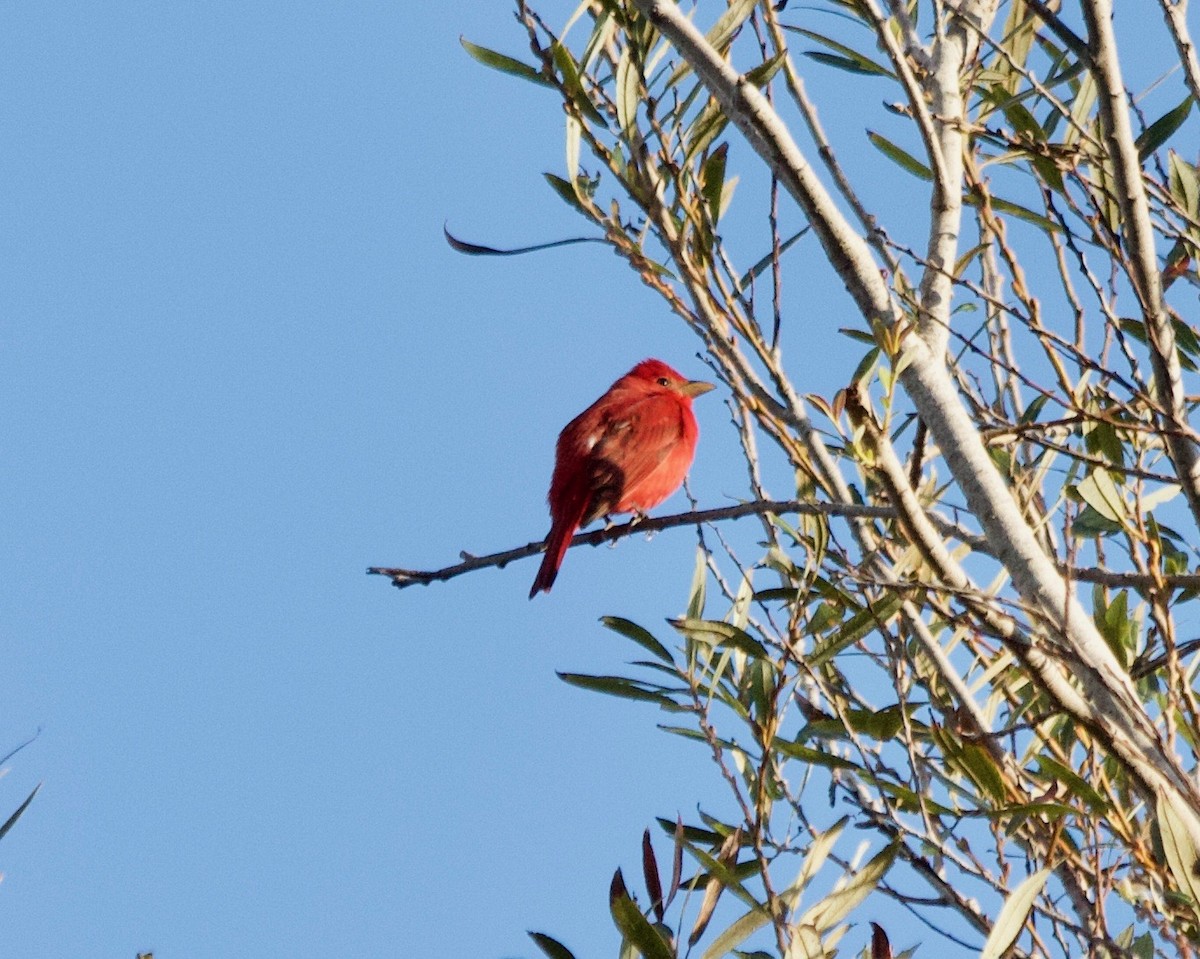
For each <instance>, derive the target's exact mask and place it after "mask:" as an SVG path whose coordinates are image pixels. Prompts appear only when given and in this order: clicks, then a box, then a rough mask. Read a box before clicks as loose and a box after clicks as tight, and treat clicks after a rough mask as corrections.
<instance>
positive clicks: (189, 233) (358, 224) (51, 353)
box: [0, 0, 912, 959]
mask: <svg viewBox="0 0 1200 959" xmlns="http://www.w3.org/2000/svg"><path fill="white" fill-rule="evenodd" d="M542 9H544V10H545V11H546V12H547V16H548V19H549V20H550V21H551V22H558V23H561V22H562V21H563V20H565V18H566V15H567V14H568V13H569V10H570V9H571V5H569V4H565V3H546V4H544V5H542ZM0 27H2V28H0V129H2V130H3V131H4V136H3V138H2V140H0V143H2V145H0V223H2V225H3V228H2V229H0V243H2V244H3V249H2V250H0V264H2V266H0V436H3V442H4V455H3V456H2V457H0V499H2V501H3V502H4V503H5V505H6V519H7V521H6V524H5V525H6V534H5V548H4V549H3V550H2V551H0V564H2V565H0V638H2V642H3V646H2V648H3V650H4V659H3V669H0V702H2V703H3V704H4V706H3V711H2V712H0V752H2V751H4V750H5V749H7V748H8V747H11V746H14V745H16V744H17V743H19V742H20V741H22V740H24V739H25V738H27V737H29V736H30V735H32V734H34V733H36V732H38V731H39V730H40V734H39V735H38V737H37V739H36V740H35V742H34V743H33V744H32V745H31V746H29V747H28V748H27V749H26V750H25V751H23V752H22V753H20V754H19V755H17V756H16V757H15V758H14V759H13V760H11V761H10V762H9V764H8V773H7V775H6V776H5V777H4V778H3V779H0V810H3V811H4V812H5V814H6V813H7V811H8V810H10V809H11V808H14V807H15V806H16V805H17V804H18V803H19V802H20V801H21V799H23V798H24V796H25V795H26V794H27V793H28V792H29V790H30V789H32V788H33V786H34V785H35V784H36V783H37V782H39V781H40V782H43V783H44V787H43V789H42V792H41V793H40V794H39V796H38V797H37V799H36V800H35V802H34V803H33V805H32V806H31V807H30V809H29V811H28V813H27V815H26V816H25V818H24V819H23V820H22V821H21V822H20V823H19V824H18V826H17V827H16V828H15V829H14V831H13V832H12V833H10V834H9V836H7V837H6V838H5V839H4V840H3V841H2V842H0V871H2V872H3V873H4V879H3V882H2V883H0V922H2V923H3V926H4V929H5V940H6V943H7V944H8V947H9V949H10V951H11V952H12V953H13V954H14V955H20V956H22V957H24V959H43V957H45V959H49V957H61V956H69V955H96V956H125V957H132V956H133V955H134V954H135V952H137V951H139V950H142V951H144V950H153V951H154V953H155V955H156V956H157V957H158V959H181V957H188V959H203V957H210V956H211V957H217V956H231V955H232V956H237V955H248V956H249V955H252V956H256V957H260V959H273V957H284V956H287V957H297V956H299V957H305V956H325V955H328V954H330V951H331V950H333V949H336V950H338V951H339V953H341V954H345V955H363V956H375V955H413V956H419V955H449V956H472V957H489V956H493V957H504V956H518V955H520V956H529V955H533V954H535V949H534V947H533V946H532V944H531V943H529V940H528V939H527V938H526V936H525V930H526V929H538V930H543V931H545V932H548V933H551V934H552V935H555V936H556V937H558V938H560V939H562V940H563V941H564V942H566V943H567V944H568V945H570V946H572V947H573V948H575V949H576V950H577V952H578V953H579V954H580V955H581V956H584V955H599V954H606V955H607V954H612V950H614V949H615V948H616V941H617V940H616V934H615V932H614V931H613V928H612V925H611V921H610V919H609V918H608V911H607V889H608V882H609V879H610V878H611V876H612V872H613V870H614V869H615V868H616V867H617V866H623V867H625V869H626V873H627V876H629V875H633V876H636V875H637V874H638V869H637V863H638V861H639V841H640V835H641V831H642V829H643V828H645V827H646V826H648V825H650V824H651V823H652V822H653V817H654V816H657V815H662V816H668V817H673V816H674V815H675V814H676V813H677V812H680V813H682V814H683V815H684V816H685V817H687V816H688V815H689V814H694V811H695V808H696V803H698V802H702V803H705V804H706V808H711V809H714V810H719V809H720V808H721V804H722V802H723V798H722V793H721V789H720V785H719V783H718V782H716V781H715V780H714V777H713V776H712V775H711V774H710V773H709V772H708V768H707V765H706V763H705V762H704V756H703V754H702V752H701V751H700V750H698V749H689V748H688V747H687V746H685V745H682V744H681V743H680V742H679V741H677V740H672V739H670V738H669V737H667V736H664V735H663V734H662V733H659V732H657V731H656V730H655V728H654V724H655V722H658V721H661V720H662V718H663V717H661V716H660V715H659V714H657V713H655V712H654V710H652V709H649V708H648V707H637V706H631V705H629V704H625V703H619V702H616V701H608V700H605V699H602V698H600V697H596V696H594V695H592V694H588V693H585V692H582V691H580V690H577V689H573V688H570V687H568V686H566V685H564V684H563V683H561V682H559V680H558V679H557V678H556V677H555V671H556V670H577V671H594V672H613V671H618V670H619V669H620V667H621V664H622V663H623V662H624V661H625V660H626V659H628V658H630V653H629V650H628V649H627V648H626V646H625V645H624V644H623V643H622V641H620V640H618V639H617V638H616V637H613V636H612V635H611V634H609V633H607V632H606V631H604V630H603V629H602V628H601V627H600V625H599V624H598V621H597V620H598V617H600V616H601V615H604V614H619V615H623V616H627V617H629V618H631V619H634V620H636V621H639V622H642V623H644V624H645V625H648V626H651V627H653V628H658V627H660V626H661V624H662V622H663V620H664V618H666V617H668V616H672V615H677V614H678V613H679V612H680V611H681V610H682V608H683V606H684V604H685V602H686V596H687V588H688V584H689V581H690V579H691V569H692V557H693V552H694V545H695V543H694V537H693V536H692V534H691V533H688V532H686V531H674V532H671V533H668V534H663V535H660V536H659V537H657V538H656V539H655V540H653V542H651V543H646V542H645V541H643V540H642V539H639V538H634V539H631V540H629V541H626V542H624V543H622V544H621V545H620V546H619V547H618V548H616V549H598V550H579V551H573V552H572V553H571V554H570V555H568V557H567V561H566V564H565V565H564V568H563V572H562V575H561V576H560V578H559V580H558V582H557V583H556V585H555V588H554V591H553V592H552V593H551V594H550V595H549V596H540V597H538V598H537V599H536V600H534V601H533V602H530V601H528V600H527V599H526V596H527V593H528V589H529V584H530V582H531V581H532V577H533V575H534V571H535V568H536V563H535V562H534V561H532V560H527V561H524V562H522V563H517V564H514V565H512V566H510V567H509V568H507V569H505V570H499V571H498V570H488V571H484V572H482V573H479V574H477V575H474V576H471V577H469V578H464V579H460V580H456V581H454V582H452V583H448V584H439V585H435V586H432V587H429V588H418V589H410V590H406V591H404V592H397V591H396V590H394V589H392V588H391V587H390V586H389V585H388V584H387V583H386V582H385V581H384V580H382V579H379V578H375V577H368V576H366V575H364V570H365V569H366V567H367V566H370V565H412V566H438V565H443V564H445V563H448V562H452V561H453V560H454V559H455V557H456V556H457V554H458V552H459V551H460V550H470V551H472V552H476V553H480V552H486V551H491V550H497V549H503V548H507V547H510V546H516V545H521V544H524V543H526V542H528V541H530V540H535V539H540V538H541V537H542V536H543V535H544V534H545V532H546V528H547V525H548V521H547V517H546V511H545V504H544V496H545V489H546V485H547V483H548V480H549V474H550V467H551V456H552V450H553V442H554V437H555V436H556V434H557V432H558V430H559V429H560V428H561V427H562V426H563V425H564V424H565V423H566V422H567V420H569V419H570V418H571V417H572V416H574V415H575V414H576V413H577V412H579V410H581V409H582V408H583V407H584V406H586V405H587V404H588V403H590V402H591V401H592V400H593V399H594V398H595V397H596V396H597V395H598V394H599V393H600V392H601V391H602V390H603V389H604V388H605V387H606V386H607V385H608V384H609V383H610V382H611V381H612V380H613V379H614V378H616V377H617V376H618V375H620V374H621V373H623V372H624V371H625V370H626V369H628V368H629V367H630V366H631V365H632V364H633V363H634V362H636V361H637V360H639V359H641V358H643V357H645V356H651V355H657V356H661V357H662V358H664V359H666V360H668V362H671V363H672V364H673V365H675V366H677V367H678V368H679V369H681V370H682V371H683V372H684V373H686V374H688V375H691V376H697V377H698V376H702V375H703V374H704V369H703V367H702V366H701V365H700V363H699V362H698V360H697V359H696V358H695V352H696V347H697V343H696V341H695V340H694V339H693V338H692V337H691V335H690V334H688V333H687V331H686V330H684V329H683V327H682V326H681V325H680V324H679V323H678V322H677V321H675V320H674V319H672V317H671V316H670V315H669V314H667V312H666V310H665V309H664V308H663V307H662V306H661V305H660V303H659V302H658V301H657V300H656V299H655V298H654V297H653V295H652V294H651V293H650V292H649V291H647V290H645V289H644V288H643V287H642V286H641V285H640V284H639V283H638V281H637V280H636V278H635V277H633V275H632V274H631V273H630V272H629V271H628V270H627V269H626V268H625V267H624V266H623V265H622V264H621V263H620V262H619V261H618V260H617V259H616V258H615V257H613V256H612V255H610V254H608V253H607V252H605V251H603V250H602V249H600V248H598V247H573V248H569V249H565V250H556V251H551V252H548V253H545V254H542V255H540V256H536V257H524V258H517V259H508V260H486V259H475V258H467V257H463V256H461V255H459V254H456V253H454V252H452V251H451V250H450V249H449V248H448V247H447V246H446V244H445V243H444V241H443V239H442V227H443V224H447V225H449V227H450V228H451V229H452V230H453V231H454V232H456V233H457V234H458V235H460V236H462V237H464V238H466V239H469V240H473V241H476V242H481V243H493V244H496V245H501V246H503V245H518V244H522V243H534V242H539V241H543V240H549V239H556V238H559V237H563V236H572V235H578V234H579V233H580V232H582V230H583V227H582V225H581V223H580V221H579V220H577V219H576V218H575V217H574V216H573V214H571V213H570V211H568V210H567V209H566V208H565V207H564V206H563V205H562V204H561V203H560V202H559V201H557V200H556V199H555V198H554V196H553V195H552V194H551V193H550V191H549V190H548V189H547V188H546V187H545V185H544V183H543V182H542V177H541V173H542V172H543V171H546V170H552V171H560V170H561V167H562V159H561V158H562V118H561V111H560V109H559V108H558V107H557V105H556V104H555V102H554V100H553V98H552V97H551V96H550V95H548V94H547V93H545V92H544V91H541V90H538V89H535V88H534V87H532V86H529V85H525V84H520V83H518V82H517V81H514V80H511V79H509V78H504V77H501V76H499V75H497V74H494V73H491V72H489V71H486V70H484V69H483V68H481V67H479V66H478V65H477V64H475V63H474V62H473V61H471V60H470V59H469V58H468V57H467V56H466V55H465V53H463V51H462V49H461V47H460V46H459V42H458V37H459V35H460V34H463V35H466V36H467V37H468V38H470V39H472V40H474V41H476V42H478V43H481V44H484V45H488V46H494V47H498V48H501V49H505V50H507V51H508V52H511V53H514V54H518V55H519V54H520V53H521V51H522V49H523V43H522V38H521V34H520V32H519V31H518V29H517V27H516V25H515V24H514V23H513V20H512V16H511V8H510V6H509V5H508V4H507V3H466V2H459V3H449V4H409V5H402V4H396V3H383V2H378V3H368V2H351V3H345V4H336V5H334V4H323V3H309V2H303V0H292V2H289V3H269V2H257V3H244V2H242V3H233V2H210V3H206V4H180V3H164V4H148V3H132V2H120V0H113V2H109V3H106V4H96V3H70V2H65V0H64V2H59V3H54V4H24V5H18V6H15V7H14V6H10V7H9V8H7V9H6V11H5V13H4V15H3V18H2V23H0ZM845 82H846V81H845V79H844V78H843V77H842V76H841V75H830V74H828V73H827V74H826V79H822V78H820V77H817V78H815V79H814V84H815V91H816V93H818V94H820V93H821V92H822V86H821V85H822V83H830V84H832V83H840V84H843V85H844V84H845ZM863 82H864V83H867V84H870V83H871V82H872V81H863ZM826 89H831V88H826ZM863 89H866V90H867V91H868V93H869V94H870V96H871V97H872V98H873V99H871V102H872V104H875V103H877V101H878V100H880V99H881V98H882V96H883V93H882V92H880V93H875V90H879V91H882V88H871V87H870V86H867V87H865V88H863ZM836 113H840V114H841V115H833V116H830V117H828V118H827V119H828V120H829V124H830V128H831V131H832V132H833V134H834V135H835V137H836V136H837V135H839V134H841V133H843V132H845V131H851V133H852V135H853V136H855V137H858V138H859V140H858V141H857V142H860V143H861V142H862V141H861V136H862V129H863V126H864V121H862V120H861V119H860V118H858V117H856V116H850V115H848V114H849V111H835V114H836ZM736 149H738V148H737V147H735V150H736ZM865 188H866V191H867V193H868V196H869V197H870V194H871V192H872V191H874V192H875V193H876V197H875V199H882V198H883V197H885V196H886V195H887V194H888V192H889V186H888V183H887V181H886V180H883V181H876V182H868V183H866V185H865ZM754 202H755V203H756V204H757V206H753V207H748V208H747V209H746V210H745V212H744V213H743V212H741V211H739V210H738V209H737V208H736V207H735V211H734V212H733V213H732V214H731V216H733V217H737V216H741V215H745V216H747V217H756V216H757V215H758V213H759V212H761V209H762V204H761V200H755V201H754ZM794 255H795V256H797V257H812V256H813V252H812V251H811V250H806V249H805V247H804V245H803V244H801V245H799V246H798V247H797V248H796V252H795V254H794ZM802 262H803V261H802ZM814 262H815V261H814ZM824 272H825V271H824V270H823V269H821V268H818V267H814V269H813V270H812V271H811V272H810V271H805V270H803V269H801V270H798V271H797V279H796V280H795V281H794V283H793V286H792V287H791V289H790V293H789V295H790V296H793V297H795V298H796V299H795V301H794V302H796V303H800V302H802V303H803V305H804V307H805V310H806V313H807V316H808V317H809V318H810V319H812V320H814V321H819V323H818V322H814V323H813V325H812V326H810V327H807V328H804V329H803V330H802V335H796V336H792V337H791V338H788V336H787V335H785V341H784V349H785V352H787V351H789V350H790V351H791V354H790V355H791V356H792V357H793V369H794V370H795V372H796V374H797V376H798V378H799V379H800V381H801V382H802V383H803V388H804V389H805V390H806V391H808V390H813V391H818V392H829V391H831V390H832V389H835V388H837V386H840V385H842V384H843V383H844V382H845V381H846V379H847V378H848V377H849V376H850V374H851V372H852V371H853V368H854V365H855V363H856V362H857V358H858V352H859V351H858V350H857V349H854V348H852V349H849V350H843V352H841V353H839V352H838V350H839V349H840V347H839V346H838V344H840V343H845V342H846V341H844V340H839V339H837V338H836V337H835V336H834V334H833V333H832V332H831V331H832V330H834V329H835V328H836V327H837V326H844V325H855V323H854V319H853V314H852V313H851V312H850V310H849V304H848V301H847V300H846V299H845V297H844V295H842V294H841V293H840V291H839V290H838V289H837V284H836V283H832V284H831V283H830V282H829V281H828V279H827V278H825V279H820V278H819V275H820V274H823V273H824ZM696 408H697V413H698V416H699V419H700V423H701V429H702V439H701V445H700V452H699V454H698V457H697V463H696V467H695V469H694V471H693V477H692V484H693V487H692V488H693V491H694V492H695V494H696V495H697V497H698V498H699V499H700V501H701V503H702V504H703V505H706V506H709V505H713V506H715V505H721V504H722V503H725V502H727V501H728V498H729V497H731V496H732V497H738V496H743V495H744V494H745V473H744V466H743V465H742V464H741V462H740V457H739V455H738V450H737V444H736V439H735V437H734V434H733V431H732V429H731V428H730V426H729V423H728V416H727V414H726V412H725V409H724V407H723V406H722V399H721V396H720V394H719V393H718V394H712V395H710V396H706V397H702V398H701V399H700V400H699V401H698V402H697V405H696ZM776 492H777V493H778V494H780V495H786V494H787V492H788V491H787V489H786V482H785V483H781V484H780V486H779V487H778V488H777V490H776ZM682 505H683V500H682V498H678V499H675V500H673V501H671V502H670V503H669V504H667V506H665V507H664V509H670V508H673V507H680V506H682ZM743 535H744V537H745V538H744V542H745V543H746V544H747V545H748V548H749V549H751V550H752V549H753V539H754V537H753V530H752V529H748V530H747V531H746V532H745V534H743ZM748 558H750V559H753V556H752V554H750V555H749V556H748ZM659 846H660V854H661V855H662V856H663V857H664V858H665V855H666V843H665V842H660V844H659ZM632 885H633V882H632V880H631V886H632ZM893 942H894V943H895V944H896V945H897V946H898V947H900V948H903V947H904V946H906V945H910V944H912V943H911V941H910V940H906V939H905V938H904V937H903V936H898V937H896V936H894V937H893Z"/></svg>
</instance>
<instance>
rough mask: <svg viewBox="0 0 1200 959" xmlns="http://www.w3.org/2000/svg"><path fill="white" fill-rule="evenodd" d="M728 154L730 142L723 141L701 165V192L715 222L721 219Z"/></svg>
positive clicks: (709, 213)
mask: <svg viewBox="0 0 1200 959" xmlns="http://www.w3.org/2000/svg"><path fill="white" fill-rule="evenodd" d="M728 155H729V144H728V143H727V142H726V143H722V144H721V145H720V146H719V147H717V148H716V149H715V150H713V152H712V153H711V154H710V155H709V157H708V159H706V160H705V161H704V163H703V164H701V166H700V192H701V194H702V195H703V196H704V202H705V203H706V204H707V206H708V215H709V216H710V217H711V218H712V222H713V223H714V224H715V223H717V222H718V221H719V220H720V219H721V194H722V192H723V189H724V186H725V159H726V157H727V156H728Z"/></svg>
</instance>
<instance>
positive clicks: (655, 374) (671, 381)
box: [625, 359, 714, 399]
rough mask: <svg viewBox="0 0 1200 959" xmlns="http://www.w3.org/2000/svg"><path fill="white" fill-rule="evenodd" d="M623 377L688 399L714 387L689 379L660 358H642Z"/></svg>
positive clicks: (702, 381) (655, 389) (704, 382)
mask: <svg viewBox="0 0 1200 959" xmlns="http://www.w3.org/2000/svg"><path fill="white" fill-rule="evenodd" d="M625 378H626V379H627V380H632V381H634V382H636V383H638V384H639V385H644V386H646V387H649V388H651V389H652V390H653V391H655V392H657V391H659V390H663V391H669V392H671V393H678V394H679V395H680V396H685V397H687V398H688V399H692V398H694V397H697V396H699V395H700V394H701V393H707V392H708V391H709V390H711V389H714V386H713V384H712V383H708V382H706V381H704V380H689V379H687V378H686V377H684V376H683V375H681V374H680V373H678V372H676V371H675V370H673V369H672V368H671V367H669V366H668V365H667V364H666V363H664V362H663V361H662V360H653V359H651V360H642V362H640V363H639V364H638V365H637V366H635V367H634V368H633V369H632V370H630V371H629V372H628V373H627V374H626V375H625Z"/></svg>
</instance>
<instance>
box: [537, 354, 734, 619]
mask: <svg viewBox="0 0 1200 959" xmlns="http://www.w3.org/2000/svg"><path fill="white" fill-rule="evenodd" d="M712 388H713V385H712V384H711V383H705V382H704V381H703V380H688V379H684V377H682V376H680V375H679V374H678V373H676V372H675V371H674V370H673V369H671V367H669V366H667V364H666V363H664V362H663V361H662V360H642V362H641V363H639V364H638V365H637V366H635V367H634V368H633V369H632V370H630V371H629V372H628V373H626V374H625V375H624V376H622V377H621V378H620V379H619V380H617V382H615V383H614V384H613V385H612V386H610V387H609V388H608V392H607V393H605V394H604V395H603V396H602V397H600V399H598V400H596V402H595V403H593V404H592V405H591V406H589V407H588V408H587V409H586V410H584V411H583V412H582V413H580V414H579V415H578V416H577V417H575V419H573V420H571V422H570V423H568V424H567V426H566V428H565V429H564V430H563V431H562V433H560V434H559V437H558V446H557V449H556V452H555V458H554V475H553V477H552V478H551V480H550V493H549V495H548V496H547V501H548V502H549V504H550V519H551V524H550V534H549V535H548V536H547V537H546V555H545V557H544V558H543V559H542V566H541V569H539V570H538V574H537V578H536V579H535V580H534V581H533V588H532V589H531V590H530V591H529V598H530V599H533V597H534V596H536V595H537V594H538V593H539V592H543V591H544V592H549V591H550V587H551V586H553V585H554V577H555V576H557V575H558V567H559V566H561V565H562V561H563V556H564V555H565V554H566V552H567V547H569V546H570V545H571V537H572V536H574V535H575V531H576V530H577V529H578V528H579V527H580V526H586V525H587V524H588V523H591V522H592V521H593V520H596V519H599V518H600V517H601V516H609V515H611V514H613V513H644V512H646V511H647V510H649V509H653V508H654V507H655V506H657V505H658V504H659V503H661V502H662V501H663V500H665V499H666V498H667V497H668V496H670V495H671V494H672V493H674V492H675V491H676V490H677V489H679V487H680V485H681V484H682V483H683V478H684V476H686V475H687V471H688V467H689V466H691V465H692V456H693V455H694V454H695V452H696V438H697V437H698V436H699V435H700V429H699V427H697V426H696V417H695V416H693V415H692V399H693V398H694V397H697V396H699V395H700V394H701V393H707V392H708V391H709V390H711V389H712Z"/></svg>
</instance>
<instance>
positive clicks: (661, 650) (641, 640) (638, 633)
mask: <svg viewBox="0 0 1200 959" xmlns="http://www.w3.org/2000/svg"><path fill="white" fill-rule="evenodd" d="M600 622H601V624H602V625H603V626H604V627H605V628H606V629H611V630H612V631H613V632H614V633H619V634H620V635H622V636H624V637H625V638H626V639H632V640H633V641H634V642H635V643H637V644H638V645H639V646H641V647H642V648H643V649H645V650H647V651H648V652H649V653H650V654H651V655H652V656H654V657H656V658H658V659H661V660H662V661H663V662H664V663H669V662H671V653H670V652H669V651H668V650H667V647H666V646H664V645H663V644H662V643H660V642H659V641H658V640H657V639H655V638H654V636H653V635H651V633H650V631H649V630H647V629H643V628H642V627H641V626H639V625H638V624H637V623H632V622H630V621H629V620H627V619H622V618H621V617H620V616H601V617H600Z"/></svg>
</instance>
